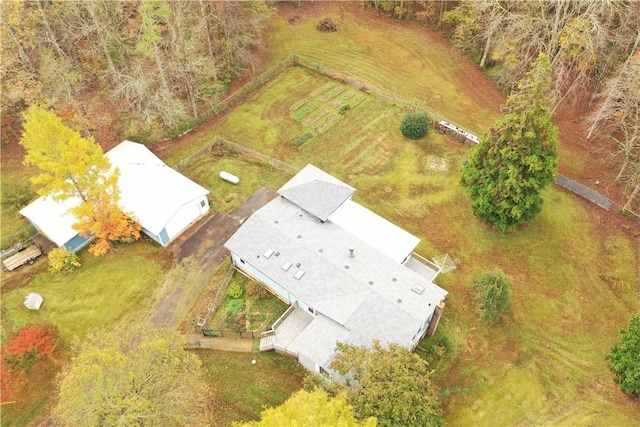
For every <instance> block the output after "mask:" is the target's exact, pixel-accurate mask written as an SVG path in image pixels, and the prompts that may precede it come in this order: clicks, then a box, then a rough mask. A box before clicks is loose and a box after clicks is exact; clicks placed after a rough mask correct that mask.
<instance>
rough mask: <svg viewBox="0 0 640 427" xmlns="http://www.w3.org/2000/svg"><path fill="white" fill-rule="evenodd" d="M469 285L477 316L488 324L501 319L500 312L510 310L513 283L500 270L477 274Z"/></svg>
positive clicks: (493, 323)
mask: <svg viewBox="0 0 640 427" xmlns="http://www.w3.org/2000/svg"><path fill="white" fill-rule="evenodd" d="M471 287H472V289H473V291H474V295H473V297H474V301H475V303H476V306H477V312H478V316H479V317H480V318H482V319H484V320H485V321H486V322H487V323H489V324H490V325H495V324H496V323H498V322H500V320H501V319H502V313H505V312H509V311H511V300H510V293H511V290H512V289H513V285H512V284H511V282H510V281H509V279H507V277H506V276H505V275H504V273H503V272H502V271H500V270H490V271H487V272H485V273H483V274H481V275H480V276H478V277H477V278H476V279H475V280H474V281H473V283H472V284H471Z"/></svg>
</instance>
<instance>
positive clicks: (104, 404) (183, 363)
mask: <svg viewBox="0 0 640 427" xmlns="http://www.w3.org/2000/svg"><path fill="white" fill-rule="evenodd" d="M74 353H75V355H74V356H73V358H72V359H71V362H70V363H69V364H68V365H67V366H66V367H65V368H64V369H63V371H62V372H61V374H60V377H59V393H58V401H57V404H56V405H55V407H54V409H53V418H54V420H55V421H56V422H57V423H58V424H57V425H64V426H80V425H85V426H86V425H92V426H98V425H102V426H115V425H121V426H133V425H138V426H142V425H144V426H156V425H157V426H210V425H212V423H211V420H210V417H209V411H210V409H209V408H213V405H211V401H210V397H211V396H210V389H209V386H208V384H207V381H206V379H205V376H204V375H205V374H204V370H203V368H202V364H201V362H200V359H198V357H197V356H196V355H195V354H194V353H192V352H189V351H187V350H185V349H184V338H183V337H182V336H181V335H180V334H179V333H177V332H175V331H173V330H170V329H158V328H154V327H153V326H151V325H150V324H145V323H137V324H130V323H127V324H126V325H125V324H123V325H121V326H118V327H115V328H109V329H106V330H101V331H97V332H96V333H94V334H91V335H90V336H89V337H88V339H87V340H86V341H84V342H82V343H80V342H77V343H76V344H75V346H74Z"/></svg>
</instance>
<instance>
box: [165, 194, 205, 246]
mask: <svg viewBox="0 0 640 427" xmlns="http://www.w3.org/2000/svg"><path fill="white" fill-rule="evenodd" d="M205 200H206V199H205ZM200 204H201V200H200V199H198V200H194V201H192V202H190V203H187V204H185V205H183V206H182V207H181V208H180V209H179V210H178V212H176V214H175V215H174V216H173V217H172V218H171V219H170V220H169V222H168V223H167V226H166V227H165V228H166V230H167V234H168V235H169V239H172V240H173V238H174V237H176V236H177V235H178V234H180V233H181V232H182V231H183V230H184V229H185V228H187V226H188V225H189V224H191V223H192V222H193V221H195V220H197V219H198V218H199V217H200V215H202V211H201V207H200ZM205 212H206V211H205Z"/></svg>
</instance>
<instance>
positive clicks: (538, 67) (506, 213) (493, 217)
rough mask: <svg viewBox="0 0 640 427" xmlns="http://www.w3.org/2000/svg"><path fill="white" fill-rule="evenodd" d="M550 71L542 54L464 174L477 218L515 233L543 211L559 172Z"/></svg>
mask: <svg viewBox="0 0 640 427" xmlns="http://www.w3.org/2000/svg"><path fill="white" fill-rule="evenodd" d="M550 90H551V65H550V64H549V58H548V57H547V55H545V54H541V55H540V56H539V57H538V59H537V60H536V61H535V62H534V63H533V64H532V66H531V70H530V71H529V72H528V73H527V74H526V76H525V77H524V79H522V80H521V81H520V83H519V84H518V89H517V91H515V92H513V93H512V94H511V95H510V96H509V98H508V99H507V104H506V106H505V109H504V111H505V114H504V116H503V117H502V118H500V119H498V120H497V121H496V122H495V123H494V124H493V125H492V126H491V129H490V130H489V132H488V133H487V134H484V135H483V136H482V138H481V139H480V144H479V146H478V147H476V148H475V149H474V150H473V151H472V153H471V157H470V159H469V161H468V162H467V163H466V164H465V167H464V169H463V172H462V179H461V184H462V185H463V186H464V187H466V188H467V194H468V196H469V198H470V199H471V206H472V208H473V212H474V214H475V215H476V216H477V217H478V218H481V219H484V220H487V221H489V222H490V223H491V224H492V225H493V226H494V227H495V228H497V229H498V230H500V231H503V232H505V231H512V230H514V229H515V228H516V227H517V226H518V225H520V224H523V223H525V222H528V221H530V220H531V219H532V218H533V217H535V216H536V215H537V214H538V213H539V212H540V211H541V210H542V197H541V196H540V191H541V190H542V189H543V188H545V187H546V186H548V185H549V184H551V183H552V182H553V175H554V173H555V171H556V169H557V167H558V148H557V147H558V131H557V128H556V126H555V125H554V124H553V123H552V122H551V111H552V108H553V99H551V96H550Z"/></svg>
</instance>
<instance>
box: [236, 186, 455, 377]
mask: <svg viewBox="0 0 640 427" xmlns="http://www.w3.org/2000/svg"><path fill="white" fill-rule="evenodd" d="M305 211H306V209H305ZM305 211H301V210H300V209H299V208H298V206H296V205H295V204H293V203H291V202H290V201H289V200H287V199H284V198H282V197H279V198H276V199H274V200H272V201H271V202H269V203H268V204H267V205H265V206H264V207H262V208H261V209H259V210H258V211H256V212H255V213H254V214H253V215H252V216H251V217H250V218H249V219H248V220H247V221H246V222H245V223H244V224H243V225H242V226H241V227H240V229H239V230H238V231H237V232H236V233H235V234H234V235H233V236H232V237H231V238H230V239H229V240H228V241H227V243H226V244H225V247H226V248H227V249H228V250H230V251H231V252H234V253H235V254H237V255H238V256H240V257H241V258H242V259H243V260H245V262H247V263H249V264H251V265H252V266H253V267H254V268H256V269H257V270H259V271H260V272H262V273H263V274H264V275H266V276H267V277H269V278H271V279H272V280H274V281H275V282H276V283H278V284H279V285H280V286H282V287H283V288H284V289H286V290H287V291H288V292H289V293H290V294H292V295H294V296H295V297H296V298H297V299H299V300H300V301H303V302H305V303H306V304H307V305H309V306H310V307H312V308H314V309H315V310H316V312H318V313H320V314H319V315H318V317H317V318H316V319H315V320H314V321H313V322H312V323H311V324H310V325H309V326H308V327H307V329H306V330H305V331H304V332H303V333H302V334H301V336H300V337H299V338H298V340H297V341H296V348H297V349H298V351H299V352H300V353H301V354H304V355H305V356H306V357H309V358H310V359H311V360H314V361H315V362H316V363H318V364H319V365H321V366H326V365H325V363H326V362H327V360H330V359H331V358H332V357H333V356H332V355H333V352H334V350H335V343H336V341H342V342H347V343H353V344H358V345H369V344H371V342H372V341H373V339H379V340H380V341H381V342H382V343H383V344H387V343H390V342H395V343H398V344H401V345H404V346H407V347H408V346H409V345H410V343H411V340H412V339H413V337H414V336H415V335H416V333H417V332H418V331H419V330H420V328H421V326H422V324H423V323H424V321H425V320H426V319H428V318H429V317H430V316H431V314H432V313H433V310H434V308H435V306H436V304H438V303H439V302H440V301H441V300H443V299H444V297H445V296H446V294H447V292H446V291H445V290H443V289H441V288H440V287H438V286H436V285H435V284H433V283H432V282H431V281H430V280H429V279H427V278H425V277H424V276H421V275H419V274H418V273H416V272H414V271H413V270H410V269H409V268H407V267H405V266H404V265H402V264H399V263H397V262H395V261H393V260H392V259H391V258H389V257H388V256H386V255H385V254H383V253H382V252H380V251H379V250H377V249H375V248H373V247H371V246H369V245H368V244H366V243H365V242H363V241H361V240H360V239H358V238H357V237H355V236H354V235H351V234H350V233H349V232H348V231H347V230H345V229H343V228H341V227H340V226H338V225H337V224H334V223H332V222H331V221H330V220H329V221H326V222H321V221H320V220H319V219H318V218H319V217H318V216H317V215H315V214H313V213H312V212H305ZM349 248H356V250H355V257H354V258H350V257H349ZM269 250H273V251H274V254H273V255H271V256H270V257H269V258H267V257H266V256H265V255H264V254H265V253H267V251H269ZM287 262H290V263H292V266H291V268H290V269H289V270H288V271H285V270H283V269H282V265H284V264H285V263H287ZM298 264H299V266H298ZM298 271H304V273H305V274H304V276H303V277H302V278H301V279H296V278H295V274H296V273H297V272H298ZM415 285H420V286H422V287H423V288H424V289H425V290H424V292H423V293H422V294H420V295H419V294H417V293H415V292H413V291H412V290H411V288H412V287H414V286H415ZM398 300H400V302H399V301H398Z"/></svg>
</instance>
